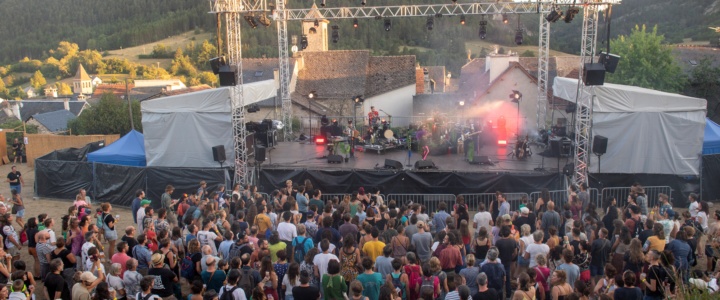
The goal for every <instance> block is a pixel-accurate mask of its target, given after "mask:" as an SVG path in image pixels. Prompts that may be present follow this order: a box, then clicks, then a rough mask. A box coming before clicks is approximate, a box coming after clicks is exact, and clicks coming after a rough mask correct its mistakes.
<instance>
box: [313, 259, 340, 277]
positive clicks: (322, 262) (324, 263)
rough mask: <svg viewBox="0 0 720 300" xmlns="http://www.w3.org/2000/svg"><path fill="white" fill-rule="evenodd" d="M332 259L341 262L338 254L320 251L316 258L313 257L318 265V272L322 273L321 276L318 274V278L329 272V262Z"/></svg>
mask: <svg viewBox="0 0 720 300" xmlns="http://www.w3.org/2000/svg"><path fill="white" fill-rule="evenodd" d="M332 259H334V260H337V261H338V262H340V260H339V259H338V258H337V256H335V254H330V253H327V254H325V253H320V254H318V255H316V256H315V258H313V264H314V265H315V266H317V268H318V273H320V276H318V278H322V276H323V275H325V274H327V267H328V263H329V262H330V260H332Z"/></svg>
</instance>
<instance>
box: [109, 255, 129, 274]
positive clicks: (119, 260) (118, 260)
mask: <svg viewBox="0 0 720 300" xmlns="http://www.w3.org/2000/svg"><path fill="white" fill-rule="evenodd" d="M131 258H132V257H130V256H128V255H127V254H125V253H122V252H120V253H115V254H113V256H112V258H111V259H110V261H111V262H112V263H114V264H120V267H121V268H122V269H120V278H123V276H124V275H125V271H127V268H126V267H125V263H126V262H127V261H128V260H130V259H131Z"/></svg>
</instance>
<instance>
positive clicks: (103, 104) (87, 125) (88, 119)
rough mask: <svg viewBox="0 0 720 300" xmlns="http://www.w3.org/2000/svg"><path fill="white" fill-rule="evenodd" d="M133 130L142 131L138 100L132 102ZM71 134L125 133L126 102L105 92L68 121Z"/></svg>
mask: <svg viewBox="0 0 720 300" xmlns="http://www.w3.org/2000/svg"><path fill="white" fill-rule="evenodd" d="M132 110H133V122H134V125H135V130H138V131H142V123H141V120H142V118H141V116H140V102H137V101H133V102H132ZM68 128H69V129H70V130H72V133H73V134H125V133H127V132H129V131H130V118H129V116H128V103H127V101H125V100H122V99H120V98H119V97H117V96H115V95H113V94H111V93H106V94H103V95H102V97H101V98H100V101H99V102H98V103H97V104H96V105H93V106H92V107H90V108H89V109H87V110H85V111H83V113H82V114H81V115H80V116H79V117H77V118H75V119H73V120H70V121H69V122H68Z"/></svg>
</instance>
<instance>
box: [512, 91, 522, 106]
mask: <svg viewBox="0 0 720 300" xmlns="http://www.w3.org/2000/svg"><path fill="white" fill-rule="evenodd" d="M520 98H522V93H520V91H517V90H513V91H512V94H510V99H512V103H518V102H519V101H520Z"/></svg>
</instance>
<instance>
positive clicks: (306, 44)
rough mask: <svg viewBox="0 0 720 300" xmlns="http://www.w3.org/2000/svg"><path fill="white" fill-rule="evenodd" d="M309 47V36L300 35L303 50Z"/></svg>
mask: <svg viewBox="0 0 720 300" xmlns="http://www.w3.org/2000/svg"><path fill="white" fill-rule="evenodd" d="M307 47H308V38H307V35H303V36H302V37H300V48H301V50H305V49H307Z"/></svg>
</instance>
